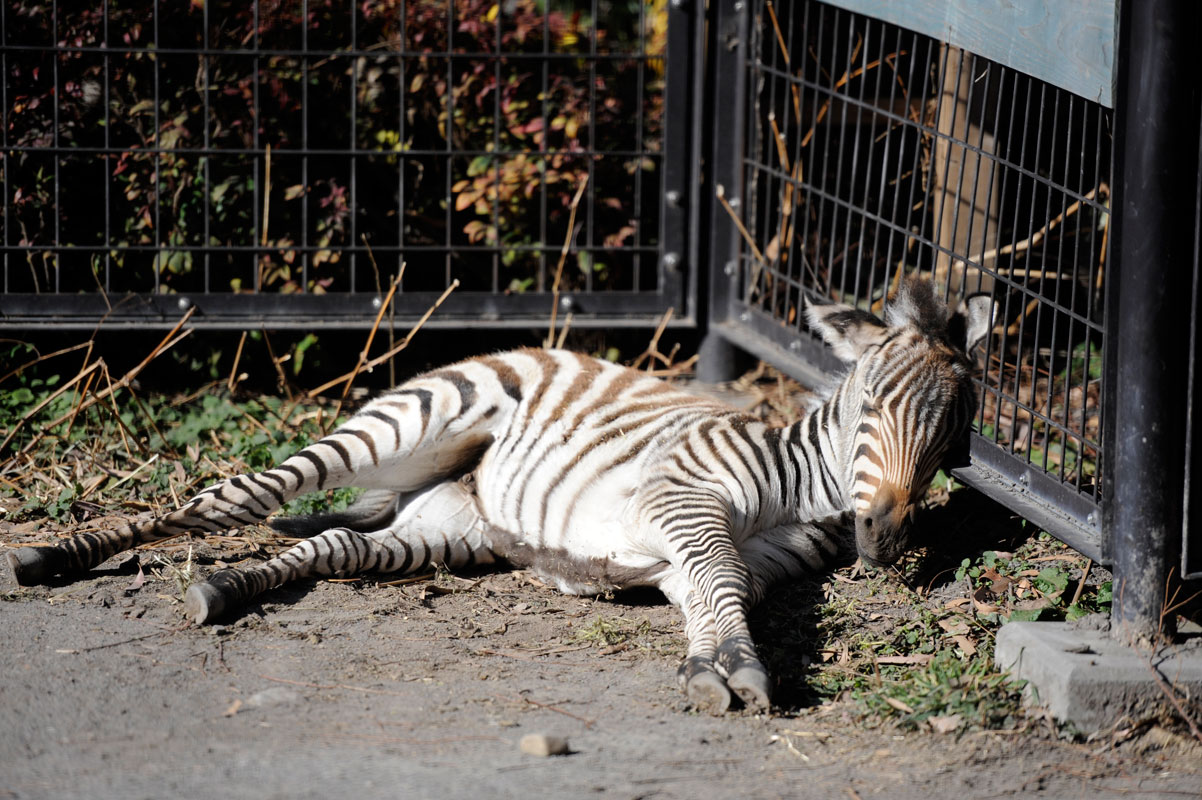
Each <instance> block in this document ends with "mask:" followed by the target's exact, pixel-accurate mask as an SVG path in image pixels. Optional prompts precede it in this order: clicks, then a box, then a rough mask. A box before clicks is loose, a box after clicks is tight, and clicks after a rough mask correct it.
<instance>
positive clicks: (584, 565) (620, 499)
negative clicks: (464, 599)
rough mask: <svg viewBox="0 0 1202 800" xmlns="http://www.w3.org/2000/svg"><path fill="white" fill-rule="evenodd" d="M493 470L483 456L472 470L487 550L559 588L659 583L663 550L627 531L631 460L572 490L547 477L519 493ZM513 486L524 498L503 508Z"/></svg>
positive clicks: (581, 590)
mask: <svg viewBox="0 0 1202 800" xmlns="http://www.w3.org/2000/svg"><path fill="white" fill-rule="evenodd" d="M486 461H487V459H486ZM493 474H494V473H492V472H490V471H489V470H488V469H487V464H482V465H481V469H479V470H477V473H476V478H477V482H478V483H477V490H478V492H479V501H480V510H481V514H482V516H483V517H484V519H485V520H486V521H487V522H488V523H489V526H490V528H491V529H492V535H491V538H492V540H493V552H494V553H496V554H497V555H499V556H501V557H503V558H505V559H506V560H508V561H510V562H511V563H513V564H515V565H518V566H522V567H529V568H530V569H532V570H534V572H535V573H536V574H537V575H539V577H540V578H542V579H544V580H546V581H547V582H549V583H552V584H554V585H555V586H556V587H557V588H558V589H559V590H560V591H562V592H564V593H565V594H583V595H588V594H598V593H601V592H606V591H610V590H613V589H622V588H627V587H631V586H647V585H657V583H658V581H659V578H660V576H661V575H662V574H663V573H664V572H665V571H666V570H667V569H668V563H667V561H666V560H665V559H664V558H663V557H662V555H660V554H658V553H655V552H650V551H648V550H647V549H646V548H644V547H641V546H640V544H639V542H638V541H637V538H636V537H635V536H632V534H633V533H635V531H636V527H635V522H634V517H635V515H634V514H633V513H632V508H633V497H634V495H635V488H634V487H635V482H636V480H637V474H638V473H637V468H636V467H634V466H633V465H632V466H629V467H627V468H624V469H623V468H619V469H615V470H612V471H611V472H610V474H608V475H605V476H604V478H603V479H602V480H598V481H595V482H592V483H591V485H589V486H586V487H584V488H578V487H569V488H572V491H569V492H567V493H566V494H565V495H564V496H562V497H561V496H557V493H556V492H555V488H556V487H555V486H553V485H552V486H550V487H549V489H547V490H544V491H543V492H527V493H524V494H523V493H520V492H515V491H514V490H513V487H512V486H509V485H505V486H504V487H503V488H502V486H499V485H497V484H496V483H495V481H496V479H495V478H494V477H493ZM560 485H562V484H560ZM515 494H516V495H518V496H520V498H521V501H522V502H521V503H520V504H519V505H517V506H513V507H511V508H508V509H507V508H506V501H507V500H509V501H511V502H512V499H513V498H514V496H515ZM506 512H509V513H506Z"/></svg>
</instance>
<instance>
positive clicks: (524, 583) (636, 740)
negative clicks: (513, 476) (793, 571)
mask: <svg viewBox="0 0 1202 800" xmlns="http://www.w3.org/2000/svg"><path fill="white" fill-rule="evenodd" d="M52 538H53V533H52V532H50V531H48V529H47V528H46V527H45V526H40V527H38V528H36V529H35V528H34V526H31V525H30V524H28V523H26V524H24V525H12V524H9V523H0V545H3V546H4V547H8V546H15V545H18V544H20V543H23V542H29V541H39V540H40V541H47V540H49V539H52ZM190 544H191V546H193V547H194V548H195V552H194V560H195V561H196V563H197V564H198V568H199V569H200V571H201V573H202V574H207V573H208V571H209V570H211V569H212V568H213V564H214V563H215V562H216V561H217V560H218V559H225V560H237V559H238V558H241V557H243V556H245V555H247V553H248V548H250V549H253V545H248V544H246V543H245V542H239V541H238V540H230V539H219V540H217V541H216V542H215V543H214V540H208V542H200V541H199V540H198V541H197V542H196V543H194V544H193V543H189V542H187V541H177V542H175V543H173V544H169V545H167V546H165V547H163V546H161V547H160V548H158V550H157V551H145V550H143V551H141V552H140V554H139V555H140V563H141V564H142V565H143V566H144V567H146V569H145V571H144V573H143V582H142V583H141V585H138V573H139V569H138V562H137V561H134V560H130V559H129V557H128V556H126V560H124V561H122V559H121V558H117V559H114V560H113V561H111V562H109V563H108V564H106V565H102V567H101V568H100V569H98V570H96V571H95V572H94V573H93V574H91V575H89V576H88V577H86V578H84V579H81V580H76V581H60V582H58V583H56V584H54V585H51V586H47V587H34V588H22V587H18V586H16V584H15V582H14V581H13V578H12V576H11V574H10V573H9V572H8V570H7V566H6V565H5V566H4V567H3V568H2V576H0V599H3V600H4V601H5V602H0V622H2V624H3V630H4V634H5V636H4V647H3V648H2V649H0V669H2V670H3V674H4V676H5V677H4V680H3V682H2V683H0V798H44V797H45V798H60V797H79V798H107V797H114V798H116V797H120V798H129V799H132V798H160V797H189V796H198V795H199V796H223V797H254V798H274V797H280V798H310V797H311V798H329V797H335V796H339V795H345V796H350V797H364V798H373V797H439V798H460V797H471V798H477V797H488V798H509V797H514V798H523V800H528V798H531V797H538V796H540V795H541V796H547V797H607V798H608V797H613V798H652V797H654V798H686V797H687V798H691V797H714V798H719V797H753V798H761V797H763V798H768V797H845V798H869V797H878V796H880V797H890V798H910V797H913V798H930V797H965V798H968V797H971V798H987V797H1009V796H1015V795H1035V796H1047V797H1091V798H1107V797H1126V798H1130V797H1198V796H1202V755H1200V753H1202V751H1200V750H1199V749H1197V748H1194V747H1192V746H1191V745H1190V744H1189V742H1188V741H1187V740H1184V739H1182V738H1181V737H1172V736H1168V737H1165V736H1160V735H1158V734H1157V733H1156V732H1157V731H1158V730H1160V729H1158V728H1156V727H1155V726H1151V727H1149V728H1148V731H1147V732H1146V733H1144V734H1141V735H1140V736H1135V737H1132V738H1129V739H1127V740H1126V741H1124V742H1123V743H1122V744H1116V742H1115V740H1114V739H1113V738H1109V739H1107V738H1103V739H1099V740H1095V741H1094V742H1091V743H1082V742H1074V741H1071V740H1068V739H1066V738H1063V737H1062V736H1058V735H1056V733H1055V732H1054V731H1052V729H1051V726H1050V725H1049V724H1048V723H1047V721H1046V720H1042V719H1040V718H1039V717H1038V716H1037V715H1032V716H1031V717H1030V718H1029V719H1028V720H1027V721H1026V722H1025V723H1024V724H1023V725H1022V726H1020V727H1019V728H1018V729H1017V730H1011V731H1002V732H970V733H963V734H958V735H939V734H935V733H929V732H919V733H903V732H901V731H899V730H898V729H896V728H894V727H892V726H890V725H888V724H880V723H877V724H873V723H872V722H871V721H865V720H864V719H863V718H862V715H861V710H860V708H859V707H858V706H857V705H856V704H855V703H854V702H852V701H850V700H836V701H826V702H821V703H816V702H815V701H813V700H810V699H804V696H803V695H802V694H799V693H797V692H795V691H792V692H791V691H790V687H788V686H781V687H778V690H777V698H778V699H779V700H780V701H781V708H779V709H777V710H774V712H773V713H771V714H766V715H760V714H754V715H753V714H749V713H745V712H743V713H731V714H728V715H726V716H721V717H712V716H707V715H699V714H696V713H694V712H692V711H691V710H690V709H689V708H688V706H687V704H686V702H685V700H684V697H683V695H681V694H680V692H679V691H678V690H677V687H676V682H675V669H676V664H677V661H678V659H679V657H680V655H681V653H682V652H683V649H684V644H685V643H684V637H683V634H682V632H681V626H680V621H679V619H678V618H677V614H676V612H675V610H674V609H673V608H671V607H670V606H668V605H666V604H664V603H663V602H662V600H660V599H659V598H658V596H657V595H655V594H653V593H640V594H627V595H619V596H617V597H615V598H612V599H608V598H597V599H582V598H576V597H566V596H564V595H561V594H558V593H556V592H554V591H553V590H551V589H548V588H546V587H542V586H539V585H537V583H536V582H535V581H534V580H533V579H532V578H531V577H530V576H529V575H528V574H527V573H524V572H520V571H518V572H514V571H504V570H499V571H493V572H483V573H476V574H472V575H468V576H465V577H451V576H446V575H440V576H434V577H422V578H420V579H418V580H415V581H412V582H409V583H403V584H398V585H388V583H386V582H385V581H384V580H383V579H381V580H375V579H367V580H363V581H346V582H334V581H320V582H309V583H302V584H300V585H297V586H294V587H290V588H285V589H282V590H277V591H275V592H271V593H269V594H268V595H267V596H266V597H265V598H264V600H263V602H262V603H260V604H257V605H254V606H252V607H250V608H248V609H247V610H246V611H245V613H243V614H242V615H241V616H238V617H235V618H233V619H231V620H229V621H228V623H227V624H223V625H218V626H209V627H204V628H197V627H194V626H192V625H190V624H188V623H186V622H185V621H184V620H183V617H182V614H181V606H180V604H179V602H178V596H179V590H178V588H177V586H176V585H175V582H174V580H173V578H172V575H171V571H170V570H168V569H161V568H160V569H157V570H155V569H151V560H152V558H153V555H154V553H155V552H159V553H167V554H169V555H172V556H173V557H174V558H175V559H176V560H177V562H178V561H182V560H183V559H184V558H185V557H186V551H187V548H188V547H189V546H190ZM156 574H157V577H156ZM805 596H806V595H805V593H804V592H801V593H793V594H789V593H787V592H786V593H784V594H782V599H779V600H776V601H773V602H770V603H768V604H767V606H766V607H765V608H764V609H762V610H760V611H758V612H757V614H756V617H755V618H754V620H753V624H754V626H755V629H756V631H757V633H758V638H759V639H760V640H761V645H762V646H764V647H768V648H771V647H772V646H773V644H772V643H771V642H765V641H763V640H764V638H765V637H766V636H768V635H769V634H770V633H771V631H773V630H777V629H779V627H780V626H781V625H782V624H785V625H787V624H789V623H790V621H791V618H792V615H793V613H794V609H792V608H791V604H796V603H798V602H803V601H804V597H805ZM799 598H801V599H799ZM809 658H813V653H806V652H788V651H781V650H780V649H779V647H778V649H777V650H775V651H773V652H772V658H770V659H768V662H769V663H776V664H781V663H796V664H800V663H802V660H803V659H809ZM527 734H546V735H550V736H557V737H563V738H565V739H566V740H567V742H568V745H569V747H570V751H571V752H570V753H569V754H567V755H559V756H551V757H540V756H537V755H530V754H527V753H524V752H522V750H521V748H520V745H519V742H520V741H521V739H522V737H524V736H526V735H527Z"/></svg>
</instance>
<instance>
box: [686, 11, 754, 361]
mask: <svg viewBox="0 0 1202 800" xmlns="http://www.w3.org/2000/svg"><path fill="white" fill-rule="evenodd" d="M710 8H711V13H713V14H714V15H715V20H714V24H713V34H712V36H713V40H712V42H711V46H710V48H709V51H710V59H709V63H708V64H707V70H706V71H707V72H708V73H709V74H710V75H712V76H714V83H713V87H714V90H713V92H712V93H711V95H710V96H711V97H712V98H713V106H712V115H713V119H714V124H713V140H712V149H711V153H712V156H711V158H710V162H709V163H710V168H709V178H710V179H709V181H707V182H706V183H705V184H703V186H704V187H705V191H706V192H707V193H708V197H706V198H705V203H704V208H705V209H706V212H707V214H706V219H708V220H710V222H711V225H710V241H709V247H708V250H709V253H708V270H707V276H708V285H707V286H706V290H705V294H704V297H705V298H706V299H707V300H708V302H706V303H703V304H702V305H703V307H705V308H706V312H707V313H706V317H705V320H704V325H705V330H706V334H705V338H704V339H703V340H702V343H701V352H700V354H699V355H700V358H699V359H698V362H697V377H698V378H699V379H701V380H702V381H707V382H711V383H714V382H718V381H724V380H732V379H734V378H735V377H737V374H736V373H737V365H738V361H739V358H738V357H739V353H738V350H737V348H736V347H735V346H734V345H733V344H731V342H730V341H729V340H728V339H727V338H726V337H724V336H723V335H722V333H721V326H722V323H724V322H725V321H726V320H727V318H728V317H729V316H730V313H731V304H732V302H733V301H734V300H735V299H736V298H737V296H738V281H739V274H740V270H739V261H738V256H739V250H740V246H741V244H740V240H739V233H738V231H737V230H736V228H735V226H734V223H733V221H732V220H731V219H730V217H729V216H728V215H727V214H726V213H725V211H724V210H722V209H720V207H719V206H718V204H717V203H716V202H714V200H713V197H714V193H715V192H716V191H717V188H718V187H719V186H721V187H722V190H723V192H724V194H725V197H726V198H727V202H728V203H730V204H731V206H732V207H734V208H735V209H742V197H741V194H742V192H743V134H744V125H745V118H744V115H745V114H746V108H747V103H746V96H745V92H746V80H747V77H746V76H747V67H746V63H745V60H746V57H747V35H748V18H749V16H750V12H749V10H748V8H747V2H746V0H720V2H717V3H711V4H710Z"/></svg>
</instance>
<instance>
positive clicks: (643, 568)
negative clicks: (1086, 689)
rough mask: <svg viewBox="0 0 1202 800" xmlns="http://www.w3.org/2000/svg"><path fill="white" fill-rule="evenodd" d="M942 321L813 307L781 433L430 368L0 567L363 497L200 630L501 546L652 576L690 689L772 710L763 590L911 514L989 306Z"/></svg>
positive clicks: (906, 300)
mask: <svg viewBox="0 0 1202 800" xmlns="http://www.w3.org/2000/svg"><path fill="white" fill-rule="evenodd" d="M976 306H977V308H976V310H975V311H974V309H973V308H972V304H970V305H969V306H968V307H964V308H962V309H961V310H960V311H958V312H957V314H959V315H960V317H959V318H957V317H955V316H953V317H952V320H953V321H954V323H955V324H952V325H949V324H948V323H949V316H948V314H947V312H946V310H945V309H944V308H943V306H942V304H941V303H939V302H937V301H936V300H935V298H934V296H933V292H932V290H931V288H930V286H929V285H928V284H925V283H917V282H911V283H908V284H906V285H905V287H904V289H903V290H902V292H901V293H900V296H899V297H898V298H896V299H895V301H894V303H893V304H892V305H891V308H890V314H889V317H888V321H887V322H886V321H882V320H879V319H877V318H876V317H874V316H872V315H871V314H868V313H867V312H863V311H857V310H855V309H852V308H850V307H847V306H843V305H838V304H819V305H816V304H811V306H810V308H809V309H808V311H807V314H808V318H809V321H810V324H811V326H812V327H813V328H814V329H815V330H817V331H818V332H819V333H820V334H821V335H822V336H823V337H824V338H825V339H826V340H827V341H828V342H829V343H831V344H832V345H833V346H834V347H835V349H836V352H837V353H838V354H839V355H841V356H842V357H843V358H845V359H846V360H848V361H850V362H851V363H852V365H853V366H852V369H851V371H850V372H849V373H848V375H847V376H846V378H845V379H844V380H843V382H842V383H841V384H840V385H839V387H838V388H837V389H836V390H835V391H834V392H833V393H832V394H831V395H830V397H829V398H827V399H826V401H825V402H824V403H822V404H821V405H820V406H818V407H817V408H815V409H813V410H812V411H810V412H809V413H807V414H805V415H803V416H802V417H801V419H799V420H798V421H797V422H796V423H794V424H792V425H789V426H787V427H774V426H771V425H768V424H766V423H764V422H762V421H759V420H757V419H754V418H752V417H750V416H748V415H746V414H744V413H742V412H739V411H736V410H733V409H731V408H729V407H727V406H725V405H722V404H720V403H717V402H715V401H711V400H706V399H702V398H699V397H697V396H695V395H693V394H690V393H688V392H686V391H685V390H683V389H681V388H679V387H677V386H674V385H670V384H667V383H664V382H662V381H659V380H656V379H654V378H651V377H648V376H646V375H643V374H641V373H638V372H634V371H632V370H629V369H626V368H623V367H619V366H615V365H613V364H609V363H607V362H604V361H599V360H596V359H593V358H589V357H587V356H583V355H580V354H577V353H571V352H567V351H561V350H519V351H515V352H510V353H503V354H499V355H494V356H487V357H481V358H476V359H471V360H468V361H465V362H462V363H459V364H456V365H454V366H451V367H447V368H444V369H439V370H435V371H433V372H430V373H427V374H425V375H422V376H420V377H417V378H415V379H413V380H411V381H408V382H407V383H405V384H404V385H402V386H400V387H398V388H397V389H394V390H393V391H391V392H388V393H386V394H384V395H382V396H381V397H378V398H377V399H375V400H373V401H372V402H370V403H368V404H367V406H366V407H365V408H364V409H363V410H362V411H360V412H359V413H358V414H356V415H355V416H354V417H352V418H351V419H350V420H349V421H347V423H346V424H345V425H343V426H342V427H340V428H339V429H338V430H336V431H334V432H333V433H331V434H330V435H329V436H327V437H326V438H324V439H322V440H321V441H319V442H316V443H314V444H313V445H310V446H309V447H306V448H305V449H303V450H301V451H300V452H298V453H296V454H295V455H293V456H291V457H290V458H288V459H287V460H285V461H284V462H283V463H281V464H280V465H278V466H276V467H273V468H271V469H268V470H265V471H263V472H260V473H256V474H252V475H240V476H237V477H234V478H230V479H228V480H225V481H222V482H221V483H219V484H216V485H215V486H212V487H209V488H208V489H205V490H204V491H202V492H201V493H199V494H198V495H196V497H194V498H193V499H192V500H190V501H189V502H188V503H187V504H185V505H184V506H183V507H181V508H180V509H178V510H176V511H173V512H171V513H169V514H166V515H165V516H162V517H160V518H158V519H155V520H153V521H150V522H145V523H138V524H130V525H127V526H124V527H123V528H121V529H119V530H116V531H110V532H102V533H87V534H80V535H79V536H76V537H74V538H73V539H70V540H68V541H66V542H64V543H63V544H61V545H58V546H56V547H52V548H25V549H22V550H18V551H14V552H12V553H10V556H9V559H10V562H11V563H12V565H13V567H14V571H15V572H16V575H17V578H18V580H19V581H21V582H22V583H33V582H38V581H42V580H45V579H46V578H48V577H50V576H52V575H54V574H58V573H70V572H77V571H81V570H86V569H89V568H91V567H93V566H95V565H96V564H98V563H100V562H101V561H103V560H104V559H106V558H108V557H109V556H111V555H113V554H114V553H117V552H119V551H121V550H125V549H127V548H129V547H132V546H134V545H138V544H142V543H146V542H153V541H157V540H161V539H164V538H167V537H170V536H175V535H178V534H180V533H185V532H193V531H217V530H223V529H226V528H231V527H237V526H241V525H247V524H250V523H254V522H259V521H262V520H264V519H266V518H267V517H268V516H269V515H270V514H271V513H272V512H273V511H275V510H276V509H278V508H279V507H280V506H281V505H282V504H284V503H286V502H287V501H289V500H291V499H292V498H294V497H297V496H299V495H301V494H304V493H306V492H311V491H315V490H320V489H328V488H333V487H339V486H359V487H363V488H366V489H368V490H369V491H368V492H367V493H365V494H364V495H363V497H362V498H361V499H360V500H359V501H358V502H357V503H356V504H355V505H353V506H352V507H351V508H350V509H348V510H347V511H345V512H341V513H337V514H330V515H318V516H316V517H311V518H301V519H298V520H287V519H285V520H282V521H279V522H277V523H276V524H277V526H278V527H280V528H282V529H284V530H287V531H289V532H292V533H297V534H302V535H308V536H311V537H312V538H309V539H307V540H306V541H304V542H302V543H301V544H298V545H296V546H295V547H293V548H291V549H289V550H287V551H286V552H284V553H282V554H281V555H279V556H277V557H275V558H272V559H270V560H269V561H267V562H265V563H263V564H260V565H257V566H254V567H250V568H246V569H241V570H221V571H219V572H217V573H215V574H214V575H213V576H212V577H211V578H210V579H209V581H207V582H206V583H202V584H197V585H195V586H193V587H192V588H191V589H190V590H189V592H188V597H187V602H186V611H187V613H188V614H189V615H190V616H191V617H192V618H193V619H195V620H196V621H197V622H205V621H208V620H210V619H213V618H215V617H217V616H218V615H220V614H221V613H223V612H225V611H226V610H230V609H233V608H236V607H237V606H239V605H241V604H244V603H245V602H246V601H247V600H249V599H250V598H252V597H253V596H255V595H257V594H259V593H260V592H263V591H266V590H268V589H270V588H273V587H276V586H279V585H281V584H283V583H285V582H286V581H289V580H293V579H296V578H300V577H304V576H309V575H350V574H355V573H359V572H364V571H375V572H414V571H418V570H422V569H425V568H427V567H429V566H430V565H431V564H442V565H445V566H447V567H457V566H464V565H469V564H479V563H489V562H491V561H493V560H494V559H496V558H504V559H506V560H508V561H510V562H512V563H516V564H519V565H527V566H530V567H531V568H533V569H535V570H536V571H538V572H539V573H540V574H542V575H543V576H544V577H545V578H547V579H548V580H550V581H551V582H553V583H555V584H556V585H557V586H558V587H559V588H560V589H561V590H563V591H565V592H570V593H594V592H598V591H604V590H609V589H613V588H622V587H628V586H635V585H651V586H657V587H659V588H660V589H661V590H662V591H663V592H664V593H665V594H666V595H667V596H668V598H669V599H670V600H671V601H672V602H673V603H675V604H676V605H677V606H678V607H679V608H680V609H681V611H682V612H683V613H684V617H685V630H686V634H687V636H688V639H689V647H688V653H687V655H686V658H685V660H684V663H683V664H682V666H681V670H680V678H681V682H682V686H683V687H684V689H685V691H686V692H687V693H688V695H689V697H690V698H691V700H692V701H693V702H694V703H695V704H696V705H698V706H703V707H707V708H710V709H713V710H723V709H725V708H727V707H728V705H729V704H730V702H731V699H732V698H731V692H732V691H733V692H734V693H735V694H737V695H738V696H739V697H740V698H742V700H743V702H744V703H746V704H747V705H750V706H754V707H764V706H766V705H767V704H768V700H769V694H770V692H769V689H770V682H769V679H768V675H767V673H766V671H765V670H764V667H763V665H762V664H761V663H760V661H759V659H758V658H757V656H756V651H755V646H754V644H753V643H752V640H751V635H750V632H749V630H748V626H747V612H748V610H749V608H750V607H751V606H752V605H753V604H754V603H755V602H756V601H758V600H759V599H760V598H762V597H763V596H764V594H765V593H766V591H767V590H768V588H769V587H770V586H771V585H772V584H773V583H775V582H777V581H780V580H783V579H786V578H789V577H792V576H796V575H798V574H801V573H803V572H807V571H812V570H818V569H821V568H823V566H824V565H825V564H827V563H828V562H829V560H830V559H831V557H832V556H833V555H834V554H836V553H837V552H838V550H839V544H840V541H841V540H842V539H843V538H844V537H845V533H844V532H845V530H846V528H847V525H846V523H842V524H841V523H840V522H839V521H840V520H841V519H842V520H846V519H847V518H848V517H849V516H850V515H851V514H854V516H855V529H856V545H857V548H858V550H859V552H860V554H861V556H862V557H863V558H864V559H865V560H866V561H869V562H871V563H875V564H881V563H891V562H892V561H893V560H895V559H896V558H897V556H898V555H900V553H901V552H902V549H903V547H904V545H905V541H906V535H905V534H906V530H907V527H908V523H909V519H910V516H911V514H912V512H913V509H914V507H915V504H916V503H917V502H918V500H919V499H920V498H921V496H922V494H923V492H924V491H925V489H926V487H927V485H928V484H929V482H930V479H931V477H932V476H933V474H934V471H935V469H936V467H937V465H938V463H939V459H940V458H941V456H942V455H943V453H944V451H945V450H946V448H947V447H948V445H949V444H950V443H951V441H952V440H953V439H954V438H955V437H957V436H959V435H960V434H961V433H963V431H964V427H965V425H966V423H967V420H968V415H969V411H970V409H971V400H972V391H971V383H970V382H969V379H968V375H969V362H968V358H967V355H966V352H967V348H968V347H969V346H970V345H971V344H972V343H973V340H974V339H976V338H979V337H980V336H982V335H984V333H985V332H986V331H987V330H988V328H989V321H988V320H987V319H984V317H983V315H984V316H988V310H989V306H988V303H987V301H986V303H985V304H984V305H982V304H980V303H977V304H976Z"/></svg>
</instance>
